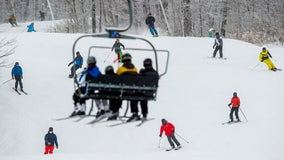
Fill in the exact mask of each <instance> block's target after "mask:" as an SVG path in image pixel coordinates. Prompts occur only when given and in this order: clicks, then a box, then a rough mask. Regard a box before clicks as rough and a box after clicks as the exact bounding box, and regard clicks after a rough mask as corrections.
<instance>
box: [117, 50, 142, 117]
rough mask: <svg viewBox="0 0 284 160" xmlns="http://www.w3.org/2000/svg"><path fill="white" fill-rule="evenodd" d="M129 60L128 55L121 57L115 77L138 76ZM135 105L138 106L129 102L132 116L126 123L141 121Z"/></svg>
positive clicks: (133, 101)
mask: <svg viewBox="0 0 284 160" xmlns="http://www.w3.org/2000/svg"><path fill="white" fill-rule="evenodd" d="M131 59H132V56H131V55H130V54H129V53H125V54H124V55H123V56H122V63H123V65H122V66H121V67H119V68H118V69H117V71H116V74H117V75H131V76H135V75H138V72H137V69H136V67H135V66H134V64H133V63H132V62H131ZM137 105H138V101H137V100H131V101H130V110H131V113H132V116H131V117H130V118H129V119H128V120H127V122H130V121H137V120H140V119H141V118H140V116H139V115H138V107H137Z"/></svg>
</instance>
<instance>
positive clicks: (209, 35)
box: [208, 28, 214, 38]
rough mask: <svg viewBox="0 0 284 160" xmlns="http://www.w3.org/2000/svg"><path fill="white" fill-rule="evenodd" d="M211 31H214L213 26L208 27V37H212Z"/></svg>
mask: <svg viewBox="0 0 284 160" xmlns="http://www.w3.org/2000/svg"><path fill="white" fill-rule="evenodd" d="M213 31H214V29H213V28H210V29H209V30H208V37H210V38H212V37H213Z"/></svg>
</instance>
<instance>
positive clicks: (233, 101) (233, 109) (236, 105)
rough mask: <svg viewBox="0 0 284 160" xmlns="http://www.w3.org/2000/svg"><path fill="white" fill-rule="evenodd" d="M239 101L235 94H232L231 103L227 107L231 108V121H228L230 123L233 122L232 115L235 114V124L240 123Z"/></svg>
mask: <svg viewBox="0 0 284 160" xmlns="http://www.w3.org/2000/svg"><path fill="white" fill-rule="evenodd" d="M240 103H241V102H240V99H239V97H238V96H237V92H234V93H233V97H232V99H231V102H230V103H229V104H228V106H229V107H231V105H232V107H231V112H230V119H231V121H229V122H230V123H231V122H234V119H233V113H234V112H235V116H236V119H237V121H236V122H240V118H239V108H240Z"/></svg>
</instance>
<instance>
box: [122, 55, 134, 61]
mask: <svg viewBox="0 0 284 160" xmlns="http://www.w3.org/2000/svg"><path fill="white" fill-rule="evenodd" d="M131 59H132V56H131V55H130V54H129V53H125V54H124V55H122V63H124V62H126V61H131Z"/></svg>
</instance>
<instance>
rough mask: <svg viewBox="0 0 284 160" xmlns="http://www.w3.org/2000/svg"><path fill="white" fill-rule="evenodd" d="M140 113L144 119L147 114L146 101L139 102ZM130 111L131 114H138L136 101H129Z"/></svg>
mask: <svg viewBox="0 0 284 160" xmlns="http://www.w3.org/2000/svg"><path fill="white" fill-rule="evenodd" d="M140 105H141V112H142V115H143V117H144V118H146V117H147V114H148V101H140ZM130 110H131V113H138V111H139V110H138V101H136V100H132V101H130Z"/></svg>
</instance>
